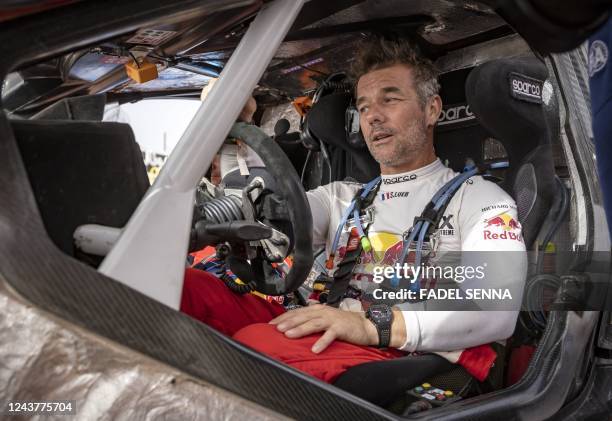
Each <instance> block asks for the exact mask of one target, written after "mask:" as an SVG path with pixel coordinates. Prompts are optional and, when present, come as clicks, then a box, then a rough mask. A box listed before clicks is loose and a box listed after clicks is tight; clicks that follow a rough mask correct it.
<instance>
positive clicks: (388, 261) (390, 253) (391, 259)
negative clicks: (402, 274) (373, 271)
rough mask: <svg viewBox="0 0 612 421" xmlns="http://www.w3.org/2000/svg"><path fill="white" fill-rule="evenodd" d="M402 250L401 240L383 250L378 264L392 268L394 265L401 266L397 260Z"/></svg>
mask: <svg viewBox="0 0 612 421" xmlns="http://www.w3.org/2000/svg"><path fill="white" fill-rule="evenodd" d="M403 249H404V248H403V247H402V241H401V240H400V241H398V242H397V243H395V244H393V245H392V246H391V247H389V248H388V249H387V250H385V253H384V254H383V257H382V260H381V261H380V264H381V265H384V266H393V265H394V264H395V263H400V264H401V263H402V262H400V261H399V259H400V257H401V256H402V251H403Z"/></svg>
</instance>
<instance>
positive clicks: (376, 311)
mask: <svg viewBox="0 0 612 421" xmlns="http://www.w3.org/2000/svg"><path fill="white" fill-rule="evenodd" d="M368 312H369V319H370V320H372V321H373V322H374V323H384V322H388V321H390V319H391V309H390V308H389V307H388V306H385V305H373V306H371V307H370V309H369V310H368Z"/></svg>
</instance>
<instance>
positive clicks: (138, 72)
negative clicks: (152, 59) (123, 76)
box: [125, 60, 157, 83]
mask: <svg viewBox="0 0 612 421" xmlns="http://www.w3.org/2000/svg"><path fill="white" fill-rule="evenodd" d="M125 71H126V72H127V75H128V76H129V77H130V79H133V80H135V81H136V82H138V83H145V82H148V81H150V80H153V79H157V66H156V65H155V64H153V63H149V62H148V61H146V60H144V61H142V62H141V63H140V62H139V63H138V64H136V62H134V61H130V62H128V63H126V64H125Z"/></svg>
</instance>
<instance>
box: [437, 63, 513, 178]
mask: <svg viewBox="0 0 612 421" xmlns="http://www.w3.org/2000/svg"><path fill="white" fill-rule="evenodd" d="M472 69H473V68H468V69H460V70H454V71H451V72H448V73H445V74H443V75H441V76H440V86H441V90H440V96H441V97H442V107H443V108H442V113H441V115H440V119H439V120H438V124H437V125H436V128H435V134H434V147H435V150H436V155H437V156H438V157H439V158H440V159H441V160H442V162H444V163H445V164H446V165H447V166H448V167H449V168H452V169H453V170H455V171H457V172H461V171H463V168H464V167H465V164H466V162H467V161H468V160H472V161H474V162H475V163H477V164H480V163H484V162H485V161H487V159H489V158H492V157H495V158H501V157H503V156H505V154H504V153H503V152H504V151H503V150H502V151H500V152H501V154H497V155H492V154H489V153H488V152H489V151H488V148H487V147H488V146H489V145H488V144H487V142H490V140H489V139H490V138H491V137H492V136H491V134H490V133H489V132H488V131H487V130H486V129H485V128H484V127H483V126H482V125H481V124H480V122H479V121H478V119H476V116H475V115H474V113H473V112H472V111H471V109H470V105H469V104H468V102H467V99H466V97H465V81H466V79H467V77H468V75H469V74H470V72H471V71H472Z"/></svg>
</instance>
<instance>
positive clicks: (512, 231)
mask: <svg viewBox="0 0 612 421" xmlns="http://www.w3.org/2000/svg"><path fill="white" fill-rule="evenodd" d="M484 223H485V227H484V228H485V229H484V231H483V235H484V239H485V240H497V239H500V240H516V241H523V239H522V237H521V234H520V232H518V233H517V232H516V231H518V230H520V229H521V224H520V223H519V222H518V221H517V220H516V219H514V218H513V217H512V216H511V215H510V214H508V213H506V212H503V213H500V214H499V215H495V216H494V217H492V218H488V219H485V220H484ZM494 227H497V228H501V231H502V232H501V233H499V232H493V231H491V230H488V229H487V228H494ZM498 231H499V230H498Z"/></svg>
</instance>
